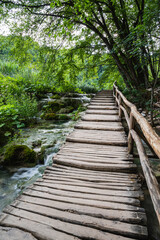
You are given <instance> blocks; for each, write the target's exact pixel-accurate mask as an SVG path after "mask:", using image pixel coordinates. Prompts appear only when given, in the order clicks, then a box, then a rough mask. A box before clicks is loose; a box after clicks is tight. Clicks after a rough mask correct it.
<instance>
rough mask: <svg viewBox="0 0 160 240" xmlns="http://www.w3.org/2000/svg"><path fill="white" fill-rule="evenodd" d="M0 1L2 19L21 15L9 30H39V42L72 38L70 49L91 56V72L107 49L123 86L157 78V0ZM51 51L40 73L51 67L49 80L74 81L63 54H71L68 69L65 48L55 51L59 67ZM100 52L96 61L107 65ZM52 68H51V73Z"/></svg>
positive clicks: (159, 19)
mask: <svg viewBox="0 0 160 240" xmlns="http://www.w3.org/2000/svg"><path fill="white" fill-rule="evenodd" d="M0 5H1V6H2V8H1V11H2V12H3V16H6V18H7V19H8V18H9V17H10V16H11V15H12V18H14V19H15V20H17V18H18V19H21V21H19V22H18V23H17V21H15V22H16V23H15V29H18V32H19V34H20V32H21V33H23V34H24V33H26V34H28V33H29V34H30V35H32V36H34V34H35V33H36V34H37V33H39V37H41V41H42V36H44V39H45V42H46V43H49V44H52V45H55V43H56V45H58V44H59V41H60V40H61V42H62V41H64V42H65V44H66V43H67V44H69V43H70V42H71V41H72V46H74V47H72V48H74V49H76V51H77V52H78V55H79V56H84V55H85V54H86V53H87V54H90V53H91V52H92V55H91V57H92V60H91V59H90V58H88V59H89V63H92V64H89V65H90V66H91V65H94V67H93V70H94V71H95V75H98V71H99V67H97V68H96V65H95V64H96V63H98V66H99V64H100V62H101V60H102V59H101V56H102V55H104V54H106V53H108V54H109V55H110V57H111V58H112V60H114V64H116V66H117V69H118V71H119V72H120V74H121V76H122V77H123V80H124V81H125V84H126V86H127V87H128V88H136V89H140V88H142V87H143V88H147V87H148V86H150V84H151V83H153V82H154V81H155V80H156V82H158V81H159V67H158V66H159V63H158V62H159V61H160V58H159V50H160V49H159V23H160V18H159V11H160V10H159V1H158V0H155V1H152V0H146V1H144V0H139V1H136V0H134V1H132V0H129V1H124V0H121V1H115V0H107V1H106V0H105V1H104V0H102V1H99V0H97V1H93V0H76V1H70V0H66V1H62V0H54V1H52V0H47V1H46V0H40V1H37V0H34V1H30V0H26V1H25V2H24V1H21V0H12V1H10V0H9V1H7V0H1V1H0ZM13 9H16V10H14V11H13ZM24 19H25V21H24ZM12 28H13V27H12ZM39 29H41V31H38V30H39ZM20 36H21V35H20ZM51 37H52V38H51ZM67 41H68V42H67ZM29 42H30V41H29ZM59 45H61V43H60V44H59ZM18 46H19V45H18ZM23 49H24V48H22V50H23ZM55 52H56V50H55ZM55 52H52V53H50V54H51V55H52V56H53V59H52V64H51V62H50V61H48V59H49V58H48V57H47V60H46V62H47V63H48V69H47V68H46V69H47V71H46V72H45V71H44V75H45V74H47V72H48V73H49V71H50V70H51V73H52V74H53V75H52V74H49V77H50V78H53V76H55V75H56V78H57V79H63V80H64V82H65V81H67V80H68V78H69V77H70V78H72V79H74V76H75V68H74V62H75V60H76V59H75V57H73V54H69V55H68V57H71V58H72V59H71V58H70V59H71V62H70V66H72V68H68V58H66V56H67V55H66V54H67V50H66V53H64V54H62V55H61V54H60V58H59V59H61V60H60V61H61V62H62V64H60V65H59V64H58V65H57V64H56V65H54V62H55V59H56V57H55V58H54V56H55ZM28 55H29V53H28ZM28 55H27V56H28ZM98 56H99V57H98ZM105 56H106V59H104V61H102V62H103V63H104V62H105V65H107V61H108V57H107V54H106V55H105ZM22 59H23V58H22ZM79 59H80V58H79ZM79 59H78V61H79ZM98 59H99V60H100V61H99V62H98V61H97V60H98ZM93 63H94V64H93ZM87 64H88V61H85V62H84V65H86V66H87ZM53 65H54V66H53ZM78 65H79V64H78ZM84 65H83V67H84ZM50 66H52V67H50ZM76 66H77V64H76ZM53 68H54V69H55V70H56V71H53V72H52V69H53ZM83 69H84V68H83ZM81 70H82V69H81ZM92 73H93V71H92ZM83 76H84V75H83ZM92 76H93V74H92ZM56 83H57V84H58V81H56ZM153 84H154V83H153Z"/></svg>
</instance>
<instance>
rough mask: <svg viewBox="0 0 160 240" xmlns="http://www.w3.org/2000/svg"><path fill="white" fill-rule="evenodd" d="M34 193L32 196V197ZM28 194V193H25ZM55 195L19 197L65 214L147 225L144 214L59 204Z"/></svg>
mask: <svg viewBox="0 0 160 240" xmlns="http://www.w3.org/2000/svg"><path fill="white" fill-rule="evenodd" d="M31 193H32V195H31ZM25 194H26V192H25ZM52 198H53V194H49V193H46V194H45V196H44V194H43V192H39V191H33V190H32V191H31V192H30V194H28V195H22V196H21V197H19V200H20V201H24V202H29V203H34V204H36V205H40V206H47V207H48V206H49V207H51V208H54V209H59V210H62V211H64V212H73V213H77V214H84V215H89V216H95V217H99V218H105V219H112V220H117V221H121V222H129V223H139V224H145V225H146V215H145V213H143V212H134V211H124V210H118V211H117V210H114V209H102V208H98V207H92V206H86V205H79V204H71V203H66V202H60V203H59V202H58V201H55V200H53V199H52Z"/></svg>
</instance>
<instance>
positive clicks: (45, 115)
mask: <svg viewBox="0 0 160 240" xmlns="http://www.w3.org/2000/svg"><path fill="white" fill-rule="evenodd" d="M41 118H42V119H45V120H56V119H57V114H55V113H53V112H52V113H43V114H42V115H41Z"/></svg>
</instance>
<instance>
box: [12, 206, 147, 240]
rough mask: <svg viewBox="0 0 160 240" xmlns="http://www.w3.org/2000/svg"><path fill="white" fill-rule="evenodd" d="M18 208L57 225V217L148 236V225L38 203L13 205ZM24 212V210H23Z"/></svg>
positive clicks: (117, 231) (136, 235)
mask: <svg viewBox="0 0 160 240" xmlns="http://www.w3.org/2000/svg"><path fill="white" fill-rule="evenodd" d="M13 206H14V207H15V208H17V211H16V209H13V210H14V212H16V213H17V214H19V211H18V209H21V210H25V211H30V212H33V213H36V214H41V215H43V216H46V217H50V218H52V219H56V221H55V220H54V221H53V222H52V224H53V226H56V225H57V219H58V220H60V221H64V222H68V223H73V224H78V225H82V226H87V227H92V228H94V229H99V230H102V231H109V232H111V233H114V234H119V235H122V236H130V237H138V238H139V237H140V236H141V237H146V235H147V234H146V232H147V231H146V227H144V226H139V225H134V228H133V225H132V224H128V223H123V222H119V221H117V222H116V224H115V222H114V221H113V220H106V219H100V218H96V217H92V216H86V215H79V214H75V213H70V212H67V213H66V214H65V215H64V212H63V211H60V210H57V209H52V208H49V207H44V206H37V205H36V204H30V203H24V202H17V203H15V204H14V205H13ZM22 213H23V211H22Z"/></svg>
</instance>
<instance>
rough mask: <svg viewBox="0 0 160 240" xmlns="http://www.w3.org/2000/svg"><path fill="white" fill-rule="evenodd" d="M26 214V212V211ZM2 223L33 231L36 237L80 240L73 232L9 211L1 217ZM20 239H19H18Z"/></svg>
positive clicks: (56, 239)
mask: <svg viewBox="0 0 160 240" xmlns="http://www.w3.org/2000/svg"><path fill="white" fill-rule="evenodd" d="M25 214H26V213H25ZM0 224H1V225H2V226H6V227H15V228H19V229H22V230H24V231H26V232H29V233H31V234H32V235H33V236H34V237H36V238H38V239H47V240H64V239H65V240H78V239H79V238H77V237H75V236H72V235H71V234H66V233H64V232H60V231H57V230H55V229H54V228H53V227H51V226H48V225H46V224H45V223H44V224H42V223H39V222H37V221H36V219H35V220H34V221H32V220H31V219H26V218H24V216H22V217H21V216H18V217H17V216H13V215H10V214H9V213H7V214H6V213H3V214H2V215H1V217H0ZM17 240H18V239H17Z"/></svg>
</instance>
